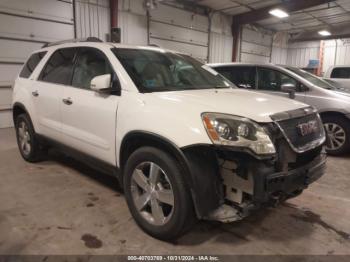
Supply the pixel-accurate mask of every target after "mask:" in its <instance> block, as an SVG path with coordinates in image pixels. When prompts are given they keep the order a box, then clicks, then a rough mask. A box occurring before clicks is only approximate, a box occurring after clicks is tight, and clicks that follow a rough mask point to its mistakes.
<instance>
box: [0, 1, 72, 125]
mask: <svg viewBox="0 0 350 262" xmlns="http://www.w3.org/2000/svg"><path fill="white" fill-rule="evenodd" d="M72 10H73V9H72V3H71V2H70V1H57V0H26V1H22V0H0V128H2V127H9V126H12V118H11V111H10V104H11V96H12V90H11V85H12V84H13V80H14V79H15V77H16V76H17V74H18V72H19V70H20V69H21V67H22V65H23V63H24V61H25V60H26V59H27V57H28V55H29V54H30V53H31V52H33V51H34V50H36V49H39V48H40V47H41V46H42V45H43V44H44V43H45V42H52V41H57V40H62V39H67V38H73V36H74V25H73V11H72ZM14 47H16V48H14Z"/></svg>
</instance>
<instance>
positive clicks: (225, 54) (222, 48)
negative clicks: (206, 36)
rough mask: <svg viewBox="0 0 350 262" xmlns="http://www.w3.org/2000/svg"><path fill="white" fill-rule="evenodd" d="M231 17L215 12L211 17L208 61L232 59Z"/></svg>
mask: <svg viewBox="0 0 350 262" xmlns="http://www.w3.org/2000/svg"><path fill="white" fill-rule="evenodd" d="M231 24H232V19H231V17H229V16H224V15H222V14H219V13H215V14H214V15H212V17H211V30H210V43H209V62H210V63H224V62H231V61H232V45H233V37H232V33H231Z"/></svg>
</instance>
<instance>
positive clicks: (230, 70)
mask: <svg viewBox="0 0 350 262" xmlns="http://www.w3.org/2000/svg"><path fill="white" fill-rule="evenodd" d="M215 70H216V71H218V72H219V73H220V74H222V75H223V76H224V77H226V78H227V79H228V80H230V81H231V82H232V83H234V84H235V85H236V86H238V87H239V88H246V89H255V72H256V71H255V67H253V66H242V67H238V66H231V67H230V66H224V67H216V68H215Z"/></svg>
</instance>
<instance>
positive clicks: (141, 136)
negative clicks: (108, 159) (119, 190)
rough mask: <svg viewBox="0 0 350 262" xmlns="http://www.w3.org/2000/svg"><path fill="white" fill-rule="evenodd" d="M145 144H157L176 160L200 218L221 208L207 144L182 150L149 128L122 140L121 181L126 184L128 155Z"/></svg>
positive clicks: (128, 135)
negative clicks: (183, 173) (125, 173)
mask: <svg viewBox="0 0 350 262" xmlns="http://www.w3.org/2000/svg"><path fill="white" fill-rule="evenodd" d="M142 146H153V147H156V148H158V149H161V150H163V151H166V152H168V153H169V154H170V155H171V156H173V157H174V158H175V159H176V160H177V162H178V163H179V164H180V167H181V168H182V170H183V171H184V172H185V174H186V175H185V176H184V179H185V182H186V184H187V185H188V187H189V189H190V191H191V198H192V202H193V205H194V208H195V211H196V214H197V217H199V218H202V217H204V216H206V215H207V214H208V212H210V211H211V210H214V209H215V208H217V207H218V202H219V200H218V199H217V198H218V197H217V188H216V183H215V181H214V180H213V176H216V172H215V174H212V173H213V172H211V171H213V170H214V169H213V168H211V169H209V168H206V167H208V165H209V166H210V167H211V166H213V165H214V161H212V160H213V158H210V157H212V155H210V156H208V151H211V149H210V147H209V146H208V145H202V146H198V145H194V147H190V148H185V149H182V148H179V147H177V145H176V144H174V143H173V142H172V141H170V140H169V139H167V138H165V137H162V136H160V135H158V134H154V133H151V132H146V131H132V132H129V133H128V134H127V135H126V136H125V137H124V139H123V140H122V143H121V147H120V150H119V167H120V170H121V172H120V173H121V177H120V182H121V183H123V175H124V174H123V173H124V170H123V169H124V167H125V164H126V162H127V160H128V158H129V156H130V155H131V154H132V152H134V151H135V150H137V149H138V148H140V147H142ZM191 151H192V152H191ZM199 182H200V183H199ZM214 184H215V185H214ZM204 185H209V186H204ZM210 185H213V186H210Z"/></svg>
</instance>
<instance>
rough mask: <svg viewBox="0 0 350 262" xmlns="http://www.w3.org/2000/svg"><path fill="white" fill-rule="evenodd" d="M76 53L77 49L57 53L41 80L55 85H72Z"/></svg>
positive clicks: (47, 65)
mask: <svg viewBox="0 0 350 262" xmlns="http://www.w3.org/2000/svg"><path fill="white" fill-rule="evenodd" d="M76 53H77V48H64V49H59V50H57V51H55V52H54V53H53V55H52V56H51V57H50V59H49V61H48V62H47V64H46V66H45V68H44V70H43V71H42V72H41V74H40V77H39V80H41V81H44V82H49V83H55V84H63V85H68V84H70V82H71V78H72V71H73V64H74V58H75V55H76Z"/></svg>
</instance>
